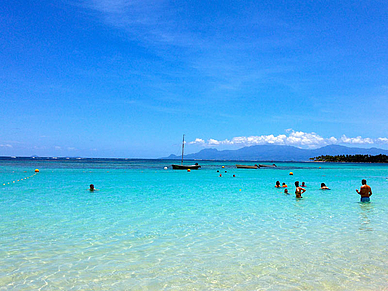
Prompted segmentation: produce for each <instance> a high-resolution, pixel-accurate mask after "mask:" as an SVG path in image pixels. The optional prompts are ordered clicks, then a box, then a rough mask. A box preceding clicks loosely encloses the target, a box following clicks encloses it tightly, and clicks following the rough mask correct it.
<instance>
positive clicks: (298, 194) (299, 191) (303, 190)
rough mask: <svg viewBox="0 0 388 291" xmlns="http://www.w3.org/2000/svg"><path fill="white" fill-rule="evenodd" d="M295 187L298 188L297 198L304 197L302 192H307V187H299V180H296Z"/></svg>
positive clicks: (296, 190)
mask: <svg viewBox="0 0 388 291" xmlns="http://www.w3.org/2000/svg"><path fill="white" fill-rule="evenodd" d="M295 187H296V189H295V196H296V198H303V197H302V194H303V193H304V192H306V189H304V188H302V187H299V181H296V182H295Z"/></svg>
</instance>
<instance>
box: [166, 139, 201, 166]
mask: <svg viewBox="0 0 388 291" xmlns="http://www.w3.org/2000/svg"><path fill="white" fill-rule="evenodd" d="M184 150H185V135H183V141H182V159H181V164H180V165H172V168H173V169H174V170H188V169H190V170H198V169H199V168H200V167H201V166H200V165H198V163H195V164H194V165H183V152H184Z"/></svg>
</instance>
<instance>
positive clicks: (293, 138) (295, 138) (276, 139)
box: [190, 129, 388, 148]
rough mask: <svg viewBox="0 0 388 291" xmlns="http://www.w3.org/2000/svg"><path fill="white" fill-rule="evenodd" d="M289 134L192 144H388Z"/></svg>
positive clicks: (308, 134)
mask: <svg viewBox="0 0 388 291" xmlns="http://www.w3.org/2000/svg"><path fill="white" fill-rule="evenodd" d="M286 132H287V134H288V135H285V134H280V135H277V136H275V135H273V134H269V135H259V136H238V137H233V138H232V139H231V140H229V139H225V140H216V139H209V140H208V141H207V142H206V141H204V140H203V139H201V138H197V139H195V140H194V141H192V142H190V144H198V145H202V146H219V145H241V146H252V145H265V144H274V145H290V146H296V147H300V148H319V147H322V146H326V145H331V144H353V145H357V144H358V145H371V144H375V143H380V144H381V143H385V144H388V138H386V137H380V138H377V139H372V138H362V137H361V136H357V137H353V138H352V137H347V136H346V135H343V136H342V137H341V138H339V139H338V138H335V137H333V136H332V137H329V138H324V137H322V136H320V135H318V134H316V133H315V132H311V133H308V132H303V131H294V130H292V129H287V130H286Z"/></svg>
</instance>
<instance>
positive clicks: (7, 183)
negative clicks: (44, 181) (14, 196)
mask: <svg viewBox="0 0 388 291" xmlns="http://www.w3.org/2000/svg"><path fill="white" fill-rule="evenodd" d="M38 173H39V170H38V169H36V170H35V173H34V174H32V175H31V176H28V177H24V178H21V179H18V180H14V181H12V182H4V183H1V184H0V185H2V186H6V185H10V184H15V183H17V182H20V181H24V180H27V179H30V178H32V177H34V176H35V175H36V174H38Z"/></svg>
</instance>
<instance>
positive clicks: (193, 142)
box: [189, 138, 205, 144]
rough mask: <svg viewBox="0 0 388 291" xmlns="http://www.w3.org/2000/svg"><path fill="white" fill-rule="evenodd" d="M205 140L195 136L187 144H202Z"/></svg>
mask: <svg viewBox="0 0 388 291" xmlns="http://www.w3.org/2000/svg"><path fill="white" fill-rule="evenodd" d="M204 143H205V141H204V140H203V139H201V138H196V139H195V141H192V142H190V143H189V144H204Z"/></svg>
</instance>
